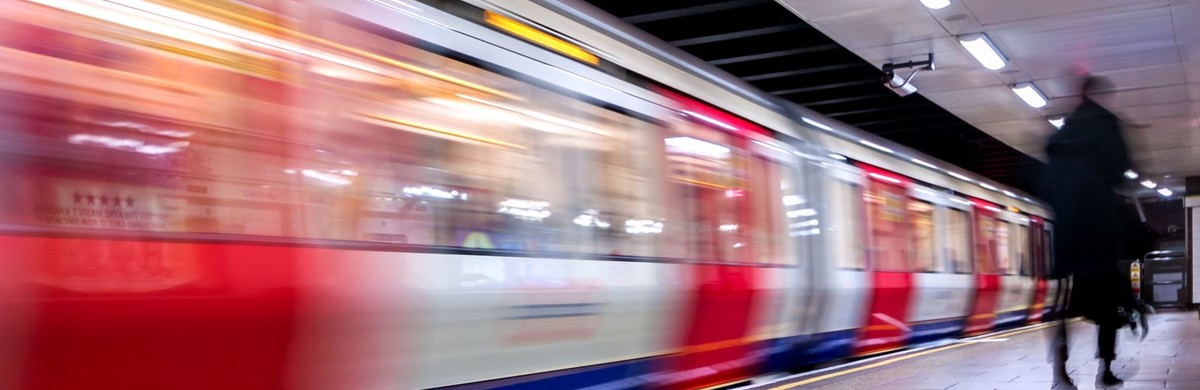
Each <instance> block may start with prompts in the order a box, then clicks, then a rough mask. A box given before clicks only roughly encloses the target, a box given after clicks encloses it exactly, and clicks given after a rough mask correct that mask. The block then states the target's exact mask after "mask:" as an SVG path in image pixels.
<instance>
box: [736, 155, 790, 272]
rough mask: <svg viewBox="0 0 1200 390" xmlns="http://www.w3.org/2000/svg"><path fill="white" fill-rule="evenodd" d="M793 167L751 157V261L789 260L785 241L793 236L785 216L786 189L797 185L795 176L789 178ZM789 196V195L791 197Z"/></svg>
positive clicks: (774, 261)
mask: <svg viewBox="0 0 1200 390" xmlns="http://www.w3.org/2000/svg"><path fill="white" fill-rule="evenodd" d="M790 173H791V170H790V169H788V168H786V167H785V166H784V165H782V164H779V163H777V162H775V161H774V160H769V159H767V158H763V157H760V156H757V155H755V156H752V157H751V158H750V182H751V188H750V191H749V192H750V193H749V196H750V202H749V204H748V205H749V206H752V209H753V214H751V215H752V216H753V218H752V219H750V220H749V221H748V222H749V224H748V225H749V226H747V227H748V228H749V229H750V230H749V231H747V232H746V233H747V234H748V235H750V238H751V242H752V243H753V244H754V245H751V249H753V252H752V253H751V255H752V256H753V259H752V261H754V262H759V263H771V264H783V263H789V262H791V261H789V259H788V258H787V256H788V255H787V254H788V253H790V252H788V251H787V248H786V247H785V245H787V244H788V243H789V242H790V241H791V240H789V239H788V235H787V234H786V231H787V230H786V227H787V222H786V221H785V220H784V217H785V211H784V207H785V204H784V201H785V199H784V196H783V190H784V189H785V188H786V187H788V186H789V185H790V186H794V185H795V184H794V182H795V181H794V180H793V179H792V178H789V177H787V176H789V175H790ZM789 199H790V198H789Z"/></svg>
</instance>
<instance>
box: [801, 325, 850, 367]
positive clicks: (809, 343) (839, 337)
mask: <svg viewBox="0 0 1200 390" xmlns="http://www.w3.org/2000/svg"><path fill="white" fill-rule="evenodd" d="M857 335H858V329H846V330H836V331H833V332H825V333H818V334H815V335H812V336H808V337H807V339H808V340H806V341H805V342H804V343H803V344H801V345H799V346H798V347H799V348H798V349H797V350H796V352H795V353H794V354H792V356H794V359H795V360H793V361H791V362H789V363H790V364H788V366H789V367H792V366H796V365H800V364H812V363H819V362H823V361H827V360H834V359H839V358H843V357H846V356H850V353H851V352H853V350H854V338H855V337H857Z"/></svg>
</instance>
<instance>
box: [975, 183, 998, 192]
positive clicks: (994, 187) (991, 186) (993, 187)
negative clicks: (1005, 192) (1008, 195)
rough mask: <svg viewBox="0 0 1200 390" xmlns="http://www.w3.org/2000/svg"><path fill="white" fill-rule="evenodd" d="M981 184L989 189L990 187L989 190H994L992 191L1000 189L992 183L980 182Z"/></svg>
mask: <svg viewBox="0 0 1200 390" xmlns="http://www.w3.org/2000/svg"><path fill="white" fill-rule="evenodd" d="M979 186H980V187H983V188H987V189H989V190H992V191H996V190H999V188H996V186H994V185H991V184H988V183H979Z"/></svg>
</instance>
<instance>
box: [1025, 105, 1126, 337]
mask: <svg viewBox="0 0 1200 390" xmlns="http://www.w3.org/2000/svg"><path fill="white" fill-rule="evenodd" d="M1046 155H1047V157H1048V158H1049V160H1050V161H1049V164H1048V166H1047V167H1046V169H1045V170H1044V171H1043V174H1042V177H1041V180H1040V181H1039V187H1040V188H1039V189H1040V191H1039V192H1040V193H1041V197H1042V199H1044V200H1045V201H1046V202H1048V203H1049V204H1050V207H1051V208H1052V209H1053V210H1054V219H1055V225H1054V233H1055V234H1054V254H1055V256H1054V262H1053V264H1052V266H1051V274H1050V276H1051V277H1053V278H1064V277H1067V276H1074V280H1075V283H1074V284H1075V286H1076V288H1075V290H1076V291H1075V292H1074V293H1072V299H1071V300H1072V305H1071V306H1073V307H1075V309H1076V310H1077V311H1076V312H1077V313H1080V314H1084V315H1087V316H1088V317H1093V316H1092V315H1089V314H1091V312H1103V313H1105V314H1106V313H1108V312H1109V308H1110V304H1111V305H1112V312H1115V311H1116V310H1115V305H1118V304H1124V303H1125V302H1126V299H1125V298H1126V296H1125V295H1126V294H1125V292H1126V291H1128V287H1129V283H1128V281H1127V279H1124V277H1123V275H1122V274H1121V270H1119V269H1118V265H1117V261H1118V260H1120V256H1121V254H1122V253H1123V249H1124V247H1123V242H1122V241H1123V237H1124V234H1123V232H1122V220H1123V218H1122V209H1121V208H1122V204H1121V201H1120V199H1119V198H1118V197H1117V195H1116V194H1115V193H1114V191H1113V187H1114V186H1116V185H1117V184H1119V183H1120V182H1121V181H1122V180H1123V177H1124V176H1123V175H1124V172H1125V170H1127V169H1129V168H1130V165H1131V164H1130V161H1129V152H1128V150H1127V148H1126V146H1125V140H1124V138H1123V137H1122V135H1121V128H1120V121H1119V120H1118V119H1117V117H1116V116H1115V115H1113V113H1111V112H1109V111H1108V110H1107V109H1105V108H1104V107H1101V106H1100V105H1099V104H1096V102H1094V101H1092V100H1090V99H1086V98H1085V99H1084V101H1083V104H1081V105H1080V106H1079V108H1078V109H1076V111H1075V113H1073V114H1072V115H1071V116H1070V117H1069V118H1067V122H1066V124H1065V125H1064V126H1063V127H1062V129H1061V130H1059V131H1057V132H1056V133H1054V135H1052V136H1050V139H1049V141H1048V143H1047V144H1046ZM1122 280H1125V282H1123V283H1122V282H1121V281H1122ZM1080 294H1082V295H1080ZM1129 299H1132V297H1129Z"/></svg>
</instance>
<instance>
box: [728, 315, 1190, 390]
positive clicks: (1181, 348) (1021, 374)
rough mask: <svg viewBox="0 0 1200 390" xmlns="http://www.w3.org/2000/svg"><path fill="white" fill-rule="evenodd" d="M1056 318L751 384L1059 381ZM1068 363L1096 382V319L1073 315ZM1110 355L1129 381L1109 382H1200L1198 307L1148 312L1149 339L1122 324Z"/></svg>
mask: <svg viewBox="0 0 1200 390" xmlns="http://www.w3.org/2000/svg"><path fill="white" fill-rule="evenodd" d="M1051 325H1052V324H1039V325H1034V326H1028V327H1024V328H1018V329H1014V330H1009V331H1004V332H998V333H994V334H988V335H984V336H980V337H975V338H970V339H963V340H955V341H949V342H946V343H944V344H941V345H934V346H928V347H924V348H918V349H914V350H911V351H907V352H902V353H897V354H891V355H887V356H881V357H876V358H871V359H865V360H862V361H857V362H853V363H849V364H844V365H841V366H836V367H830V368H827V369H823V370H816V371H812V372H806V373H802V374H797V375H792V376H788V377H783V378H778V379H774V380H771V381H768V382H764V383H760V384H756V385H753V386H747V387H745V388H744V389H747V390H750V389H752V390H790V389H885V390H918V389H921V390H924V389H952V390H960V389H969V390H976V389H1062V388H1065V386H1063V385H1062V384H1059V383H1054V382H1053V375H1052V372H1051V365H1050V362H1049V359H1048V358H1049V352H1048V344H1049V342H1050V340H1051V336H1052V334H1053V333H1052V332H1053V327H1052V326H1051ZM1069 326H1070V328H1069V332H1070V336H1069V338H1070V340H1069V342H1070V344H1071V358H1070V359H1069V360H1068V362H1067V368H1068V370H1069V371H1070V372H1071V378H1073V379H1074V381H1075V385H1076V387H1077V388H1079V389H1095V388H1098V387H1097V385H1096V383H1095V382H1096V372H1097V370H1098V369H1099V361H1098V360H1097V359H1095V356H1096V327H1095V326H1094V325H1092V324H1091V323H1088V322H1085V321H1078V320H1077V321H1073V322H1071V323H1070V325H1069ZM1117 337H1118V346H1117V355H1118V358H1117V360H1116V361H1115V362H1114V363H1113V366H1114V370H1113V371H1115V372H1116V374H1117V376H1119V377H1121V378H1122V379H1124V380H1125V383H1124V385H1122V386H1118V387H1108V388H1110V389H1116V388H1119V389H1124V390H1132V389H1200V359H1196V356H1200V318H1197V313H1196V312H1170V313H1159V314H1156V315H1154V316H1152V317H1150V333H1149V334H1148V335H1147V337H1146V338H1145V340H1142V339H1141V337H1140V336H1135V335H1134V334H1133V333H1132V332H1130V331H1129V328H1124V329H1122V330H1121V331H1120V333H1119V334H1118V336H1117Z"/></svg>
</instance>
